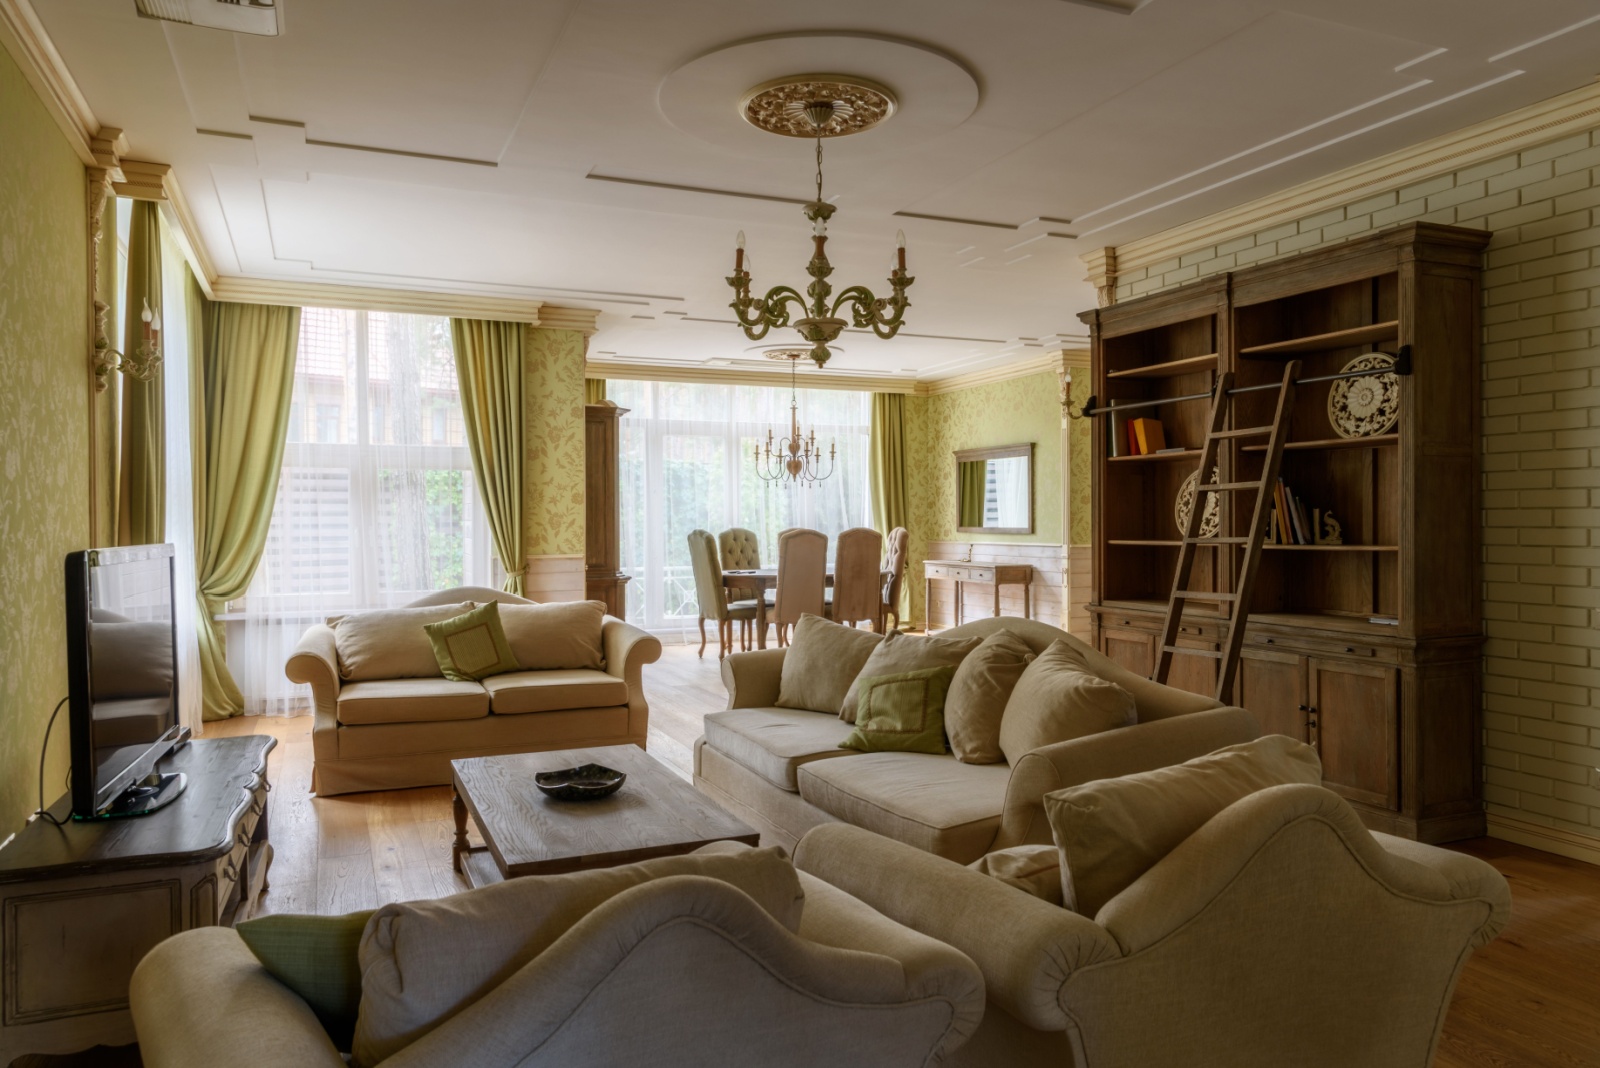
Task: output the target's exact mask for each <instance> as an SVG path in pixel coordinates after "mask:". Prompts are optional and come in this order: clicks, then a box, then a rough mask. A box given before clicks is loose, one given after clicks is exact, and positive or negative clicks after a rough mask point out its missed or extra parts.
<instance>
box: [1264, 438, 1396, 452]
mask: <svg viewBox="0 0 1600 1068" xmlns="http://www.w3.org/2000/svg"><path fill="white" fill-rule="evenodd" d="M1398 444H1400V435H1399V434H1373V435H1371V436H1369V437H1364V438H1318V439H1317V440H1315V441H1288V442H1284V445H1283V448H1284V451H1285V452H1289V451H1293V450H1301V449H1381V448H1385V447H1387V446H1390V445H1398ZM1241 451H1243V452H1266V451H1267V447H1266V446H1265V445H1246V446H1244V448H1243V449H1242V450H1241Z"/></svg>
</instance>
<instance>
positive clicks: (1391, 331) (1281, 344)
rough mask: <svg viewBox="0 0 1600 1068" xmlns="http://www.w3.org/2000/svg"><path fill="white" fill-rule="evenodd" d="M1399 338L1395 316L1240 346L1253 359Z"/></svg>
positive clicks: (1241, 354)
mask: <svg viewBox="0 0 1600 1068" xmlns="http://www.w3.org/2000/svg"><path fill="white" fill-rule="evenodd" d="M1399 339H1400V320H1398V319H1393V320H1390V321H1389V322H1386V323H1372V324H1371V325H1368V326H1352V327H1349V328H1347V329H1345V330H1330V331H1328V332H1327V333H1325V334H1311V335H1309V336H1307V337H1297V338H1290V339H1289V340H1288V341H1274V342H1272V343H1271V344H1270V345H1251V346H1249V347H1248V348H1242V349H1240V350H1239V355H1240V356H1243V357H1244V358H1245V359H1251V360H1260V359H1271V358H1272V357H1275V356H1284V357H1292V356H1299V355H1302V354H1304V353H1308V352H1326V351H1328V350H1329V349H1347V348H1350V347H1351V346H1353V345H1371V344H1373V343H1374V342H1378V341H1398V340H1399Z"/></svg>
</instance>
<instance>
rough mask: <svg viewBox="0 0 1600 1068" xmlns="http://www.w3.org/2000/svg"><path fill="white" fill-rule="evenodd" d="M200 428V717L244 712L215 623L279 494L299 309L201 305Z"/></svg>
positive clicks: (238, 591) (257, 553)
mask: <svg viewBox="0 0 1600 1068" xmlns="http://www.w3.org/2000/svg"><path fill="white" fill-rule="evenodd" d="M201 299H202V301H203V303H204V323H205V327H204V333H203V338H204V342H203V344H202V345H201V346H200V348H201V353H200V367H199V376H198V377H199V379H200V385H199V390H200V396H201V412H200V417H199V420H198V422H199V426H200V431H199V434H198V436H197V437H196V438H195V441H194V518H195V532H194V534H195V580H196V585H197V586H198V587H199V599H200V626H199V627H198V628H197V629H198V630H199V632H200V670H201V675H202V693H201V700H202V708H203V711H204V714H205V718H206V719H226V718H227V717H229V716H236V715H238V714H239V713H241V712H243V711H244V697H243V695H242V694H240V692H239V684H238V683H236V682H234V681H233V675H232V674H231V673H230V672H229V671H228V648H227V644H226V641H225V639H224V637H223V632H222V628H221V626H219V625H218V623H217V622H216V619H215V616H216V614H217V613H218V612H220V611H221V610H222V607H223V605H225V604H227V602H229V601H231V600H233V599H234V598H236V597H242V596H244V592H245V590H246V589H248V588H249V586H250V580H251V578H253V577H254V576H255V573H256V565H257V564H259V563H260V562H261V550H262V549H263V547H264V546H265V545H266V541H267V530H268V528H269V527H270V526H271V525H272V505H273V501H274V499H275V498H276V497H277V494H278V473H279V470H280V469H281V468H282V466H283V444H284V438H285V437H286V436H287V434H288V429H289V401H290V398H291V397H292V396H293V395H294V361H295V348H296V346H297V345H298V343H299V340H300V309H299V308H282V307H275V306H272V305H266V304H227V303H221V302H209V301H204V299H203V298H201Z"/></svg>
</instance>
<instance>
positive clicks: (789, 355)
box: [761, 348, 811, 362]
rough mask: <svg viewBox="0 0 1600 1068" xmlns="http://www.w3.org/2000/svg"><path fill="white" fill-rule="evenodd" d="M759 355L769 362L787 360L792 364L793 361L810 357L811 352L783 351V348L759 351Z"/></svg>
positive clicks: (806, 350) (804, 350) (803, 350)
mask: <svg viewBox="0 0 1600 1068" xmlns="http://www.w3.org/2000/svg"><path fill="white" fill-rule="evenodd" d="M761 355H763V356H765V357H766V358H767V359H769V360H789V361H791V362H792V361H794V360H803V359H805V358H806V357H807V356H810V355H811V350H810V349H784V348H777V349H763V350H762V351H761Z"/></svg>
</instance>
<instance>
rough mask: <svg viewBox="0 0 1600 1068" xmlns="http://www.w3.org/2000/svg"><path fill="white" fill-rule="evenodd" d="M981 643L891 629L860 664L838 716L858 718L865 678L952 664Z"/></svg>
mask: <svg viewBox="0 0 1600 1068" xmlns="http://www.w3.org/2000/svg"><path fill="white" fill-rule="evenodd" d="M981 644H983V640H982V639H981V638H919V637H916V636H914V635H911V634H901V633H900V632H899V631H897V630H891V631H890V632H889V633H887V634H885V635H884V636H883V641H882V642H880V643H878V645H877V647H876V648H874V649H873V650H872V655H870V656H868V657H867V662H866V663H865V664H862V665H861V673H860V674H858V675H857V676H856V678H855V681H854V682H852V683H851V684H850V690H849V692H848V693H846V694H845V697H844V704H843V705H841V706H840V708H839V718H841V719H843V720H844V721H845V722H846V723H854V722H855V721H856V704H857V702H858V701H859V700H860V699H861V683H862V681H863V680H864V679H876V678H881V677H883V676H884V675H901V674H904V673H905V672H907V671H921V670H922V669H923V668H934V667H951V668H953V667H956V666H957V665H959V664H960V663H961V662H962V661H963V660H964V659H966V657H967V654H968V653H971V652H972V651H973V650H974V649H976V648H977V647H978V646H979V645H981Z"/></svg>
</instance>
